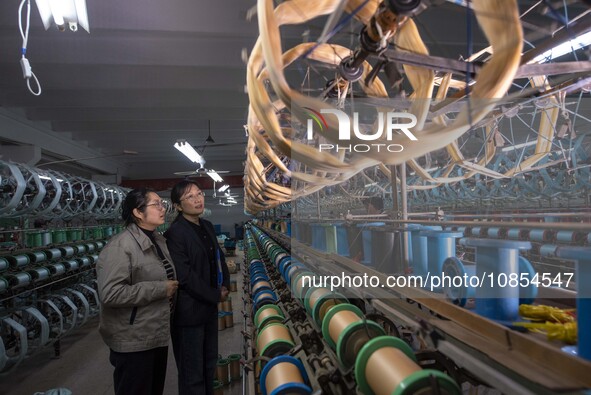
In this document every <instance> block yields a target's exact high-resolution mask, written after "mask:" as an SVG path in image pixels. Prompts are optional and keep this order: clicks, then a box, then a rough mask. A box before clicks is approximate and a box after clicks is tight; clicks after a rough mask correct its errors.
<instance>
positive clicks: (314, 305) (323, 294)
mask: <svg viewBox="0 0 591 395" xmlns="http://www.w3.org/2000/svg"><path fill="white" fill-rule="evenodd" d="M252 230H253V232H252V236H253V237H252V239H250V240H249V254H248V256H249V264H250V265H249V266H250V267H249V271H251V277H253V278H251V281H252V280H255V286H257V285H259V284H260V283H264V282H267V280H268V278H267V277H266V274H270V273H263V271H262V269H265V271H267V270H270V271H272V270H274V269H277V270H279V271H280V272H281V276H282V278H283V279H284V280H285V281H286V283H287V284H288V285H290V289H291V290H292V292H293V294H294V296H295V298H296V299H297V300H298V301H299V302H300V303H301V304H302V305H303V306H305V309H306V312H307V313H308V315H309V316H311V317H312V318H313V321H314V322H315V323H316V324H317V325H318V326H320V327H321V328H322V336H323V338H324V339H325V340H326V342H327V343H328V344H329V346H330V347H331V348H332V349H334V350H335V351H336V353H337V356H338V360H339V363H340V365H341V366H343V367H345V368H346V369H347V370H348V369H353V368H354V369H355V379H356V382H357V386H358V390H359V391H360V392H361V393H366V394H374V393H375V394H390V393H394V392H393V391H397V390H401V389H403V388H406V387H412V388H413V390H419V391H427V390H433V389H434V388H437V389H439V390H440V391H443V392H446V393H450V394H458V393H460V390H459V388H458V386H457V384H456V383H455V381H454V380H453V379H451V378H450V377H449V376H447V375H446V374H444V373H442V372H440V371H436V370H431V369H422V368H421V367H420V366H419V365H418V364H417V361H416V357H415V355H414V352H413V351H412V349H411V348H410V347H409V346H408V345H407V344H406V343H405V342H404V341H402V340H401V339H399V338H396V337H394V336H386V335H385V333H384V330H383V328H381V327H380V326H379V325H378V324H377V323H375V322H373V321H370V320H367V319H366V318H365V316H364V315H363V313H362V312H361V311H360V310H359V309H358V308H357V307H355V306H353V305H351V304H349V303H348V300H347V299H346V298H345V297H344V296H342V295H340V294H336V293H334V292H331V291H329V290H328V289H325V288H314V287H312V286H309V287H305V286H304V285H303V277H304V276H305V275H308V276H314V275H315V274H314V273H312V272H310V271H308V270H307V269H305V268H304V267H302V266H301V264H298V263H296V262H293V261H292V260H291V257H289V256H288V255H287V254H286V251H285V250H283V251H281V250H282V248H281V247H280V246H278V245H277V244H276V243H274V242H273V241H272V240H271V239H270V238H269V237H267V236H266V235H265V234H264V233H263V232H261V231H260V230H258V229H256V228H254V227H253V228H252ZM249 233H250V232H249ZM255 240H256V241H258V243H256V241H255ZM256 244H258V246H259V247H260V250H262V251H265V252H266V253H267V254H266V255H267V256H268V257H269V258H270V259H269V261H270V262H271V265H264V264H263V263H262V261H261V260H259V259H257V258H258V257H257V256H256V255H257V253H256V252H258V251H257V248H256ZM251 246H252V249H251V248H250V247H251ZM258 288H259V289H260V288H261V287H260V286H259V287H258ZM261 291H262V290H259V291H258V292H259V293H261ZM269 291H270V292H273V291H272V289H269V290H268V292H269ZM253 295H254V293H253ZM257 296H258V295H255V296H254V298H253V303H254V308H255V309H256V314H255V316H254V323H255V326H256V327H257V328H258V335H257V342H256V343H257V347H256V348H257V351H258V352H259V355H261V356H265V357H268V358H271V360H270V361H269V362H267V363H266V364H265V366H264V367H263V369H262V372H261V374H260V386H261V392H262V393H263V394H273V393H275V391H276V390H277V389H278V388H280V387H281V388H285V387H286V386H288V387H290V388H291V387H293V389H294V391H295V389H296V388H297V389H298V390H301V391H304V392H302V393H305V392H307V393H310V392H311V388H310V387H309V385H310V383H309V380H308V378H307V373H306V370H305V368H304V366H303V363H302V361H301V360H299V359H298V358H294V357H292V356H289V355H285V354H287V353H289V352H290V350H291V349H292V348H293V347H294V346H295V344H296V342H295V341H294V339H293V337H292V335H291V333H290V330H289V327H288V326H287V325H285V323H284V320H285V315H284V313H283V311H282V309H281V308H280V307H279V306H277V305H276V304H275V301H276V300H277V299H276V298H275V301H274V300H273V298H262V297H257ZM263 299H267V300H266V301H265V302H263Z"/></svg>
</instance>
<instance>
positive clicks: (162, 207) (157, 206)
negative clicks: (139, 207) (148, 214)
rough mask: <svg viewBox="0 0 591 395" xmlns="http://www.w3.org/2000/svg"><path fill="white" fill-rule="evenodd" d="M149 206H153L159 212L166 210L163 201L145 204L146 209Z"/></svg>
mask: <svg viewBox="0 0 591 395" xmlns="http://www.w3.org/2000/svg"><path fill="white" fill-rule="evenodd" d="M149 206H154V207H156V208H158V209H159V210H166V203H164V202H163V201H159V202H156V203H150V204H146V207H149Z"/></svg>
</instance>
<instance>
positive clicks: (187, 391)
mask: <svg viewBox="0 0 591 395" xmlns="http://www.w3.org/2000/svg"><path fill="white" fill-rule="evenodd" d="M172 348H173V350H174V359H175V360H176V366H177V369H178V372H179V395H213V378H214V375H215V369H216V365H217V359H218V323H217V320H211V322H208V323H207V324H204V325H199V326H174V327H173V328H172Z"/></svg>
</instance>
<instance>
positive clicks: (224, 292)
mask: <svg viewBox="0 0 591 395" xmlns="http://www.w3.org/2000/svg"><path fill="white" fill-rule="evenodd" d="M220 291H221V292H220V301H221V302H224V301H225V300H226V299H227V298H228V294H229V293H230V291H228V288H226V287H225V286H223V285H222V289H221V290H220Z"/></svg>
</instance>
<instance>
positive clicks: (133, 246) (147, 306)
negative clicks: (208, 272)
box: [96, 188, 178, 395]
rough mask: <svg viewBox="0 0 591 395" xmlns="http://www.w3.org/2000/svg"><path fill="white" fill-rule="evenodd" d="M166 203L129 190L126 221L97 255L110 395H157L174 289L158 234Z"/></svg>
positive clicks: (148, 191) (152, 195)
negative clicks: (111, 385) (110, 368)
mask: <svg viewBox="0 0 591 395" xmlns="http://www.w3.org/2000/svg"><path fill="white" fill-rule="evenodd" d="M165 213H166V206H165V205H164V203H163V202H162V200H161V199H160V197H159V196H158V195H157V194H156V192H154V191H153V190H151V189H147V188H141V189H134V190H133V191H131V192H129V193H128V194H127V196H126V197H125V201H124V202H123V207H122V212H121V216H122V218H123V221H124V222H125V224H126V228H125V230H124V231H123V232H121V233H119V234H118V235H116V236H114V237H113V238H112V239H111V240H109V242H108V243H107V245H106V246H105V248H104V249H103V250H102V251H101V254H100V256H99V259H98V262H97V265H96V272H97V280H98V291H99V298H100V302H101V314H100V326H99V331H100V334H101V336H102V337H103V340H104V342H105V343H106V344H107V346H109V348H110V350H111V354H110V356H109V360H110V362H111V364H112V365H113V366H114V367H115V371H114V373H113V380H114V387H115V394H116V395H123V394H125V395H129V394H134V395H135V394H138V395H139V394H146V395H148V394H149V395H156V394H162V392H163V391H164V379H165V377H166V365H167V360H168V342H169V337H170V317H171V309H172V305H173V296H174V294H175V292H176V289H177V287H178V281H176V274H175V270H174V266H173V265H172V263H171V262H172V259H171V258H170V255H169V252H168V248H167V247H166V241H165V240H164V237H163V236H162V235H160V234H159V233H158V232H156V228H157V227H158V226H159V225H162V224H163V223H164V220H165Z"/></svg>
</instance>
